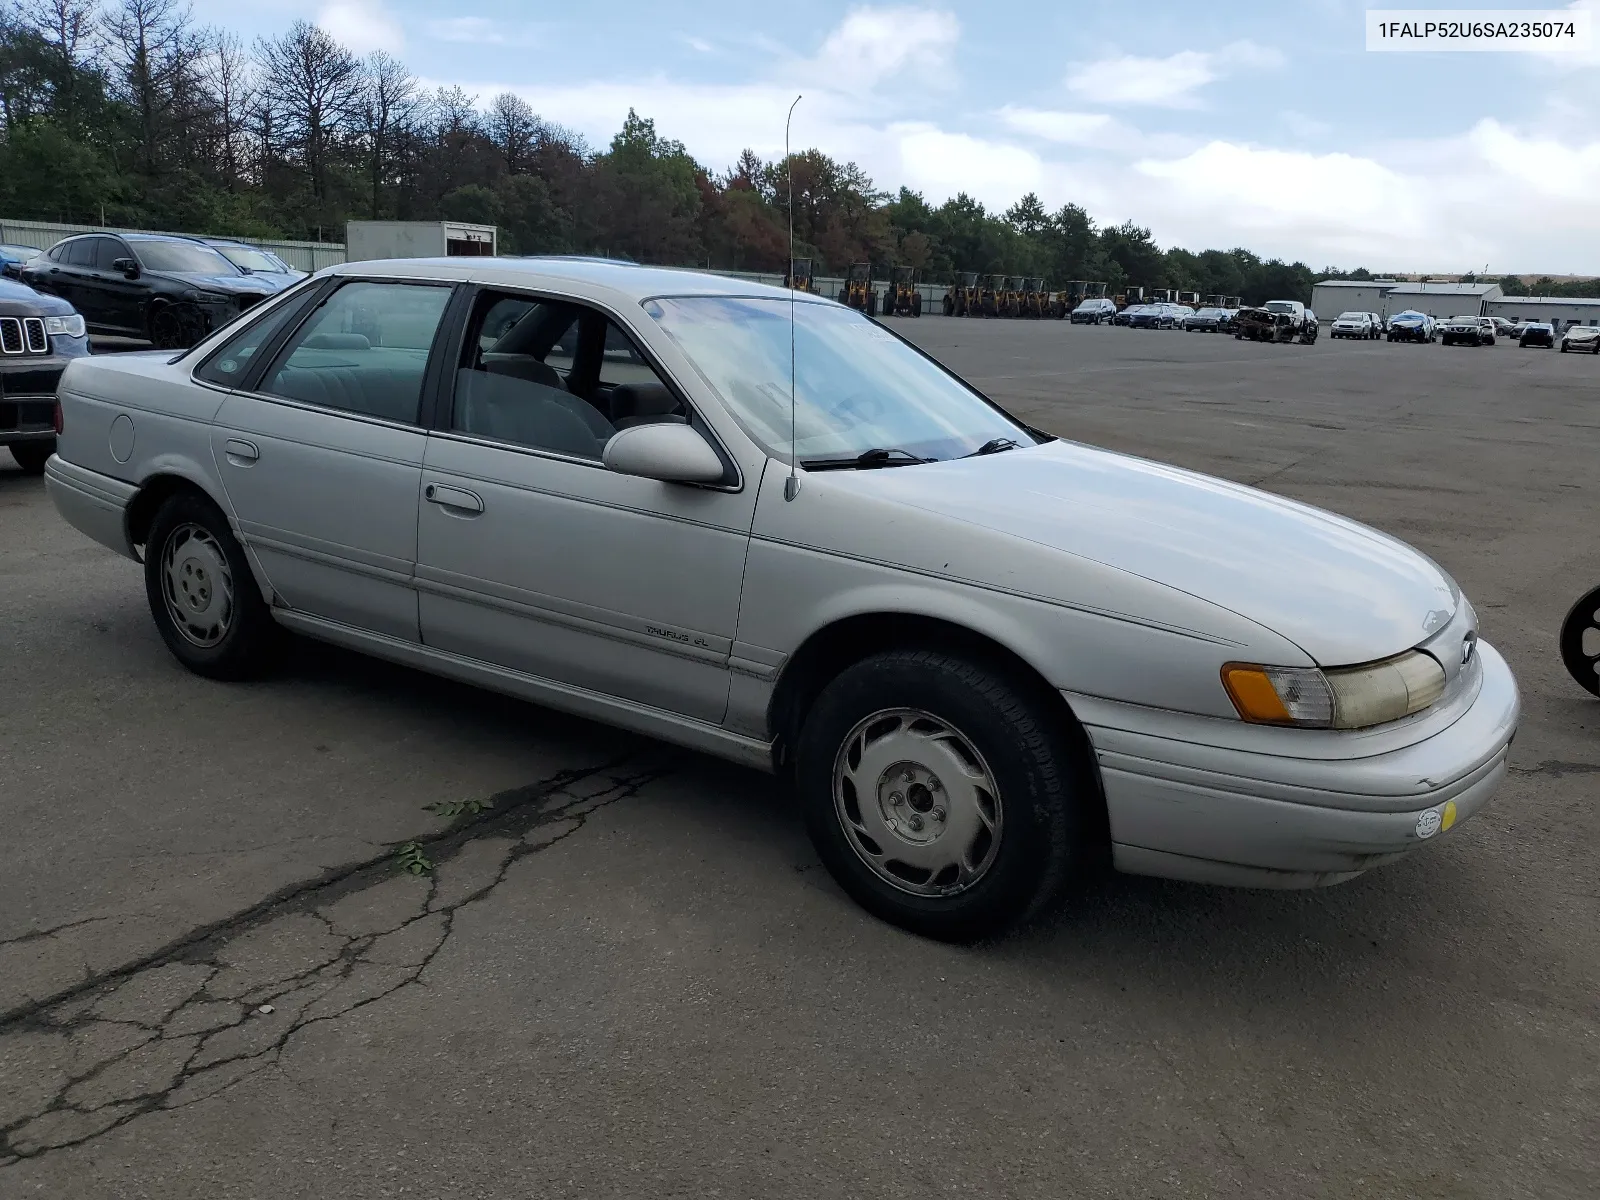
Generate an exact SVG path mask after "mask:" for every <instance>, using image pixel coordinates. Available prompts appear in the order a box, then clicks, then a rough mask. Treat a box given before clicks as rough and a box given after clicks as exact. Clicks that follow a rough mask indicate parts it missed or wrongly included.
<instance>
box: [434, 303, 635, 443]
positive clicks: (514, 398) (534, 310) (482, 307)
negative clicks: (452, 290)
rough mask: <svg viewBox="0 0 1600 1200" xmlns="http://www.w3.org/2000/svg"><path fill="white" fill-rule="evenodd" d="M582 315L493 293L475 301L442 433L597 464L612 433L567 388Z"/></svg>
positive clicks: (607, 422)
mask: <svg viewBox="0 0 1600 1200" xmlns="http://www.w3.org/2000/svg"><path fill="white" fill-rule="evenodd" d="M583 315H584V310H583V309H581V308H580V307H579V306H578V305H575V304H566V303H562V302H560V301H549V300H531V299H529V298H527V297H520V296H506V295H496V294H493V293H490V294H488V295H485V296H484V297H482V298H480V300H479V302H478V305H477V311H476V312H475V313H474V316H473V326H472V328H471V329H470V330H469V334H468V337H467V342H466V348H467V352H466V354H465V355H464V357H463V361H462V362H461V364H460V366H459V368H458V369H457V371H456V377H455V402H454V404H453V406H452V407H451V411H450V428H451V429H453V430H455V431H456V432H458V433H466V434H472V435H474V436H476V437H483V438H490V439H493V440H494V441H497V442H509V443H511V444H513V445H517V446H527V447H529V448H530V449H535V450H549V451H552V452H554V453H557V454H567V455H572V456H574V457H577V458H588V459H598V458H599V457H600V454H601V452H602V451H603V450H604V449H605V444H606V441H607V440H608V439H609V438H610V437H611V435H612V434H613V433H614V432H616V430H615V428H614V427H613V425H612V424H611V422H610V420H608V419H607V417H606V415H605V414H604V413H602V412H601V411H600V410H599V409H597V408H596V407H595V406H594V405H593V404H591V403H589V401H588V400H586V399H584V398H583V397H581V396H578V395H574V394H573V393H572V391H570V390H569V387H568V377H569V376H571V375H572V374H573V366H574V363H575V362H576V360H577V354H578V347H579V345H580V340H581V339H580V330H581V326H582V322H583Z"/></svg>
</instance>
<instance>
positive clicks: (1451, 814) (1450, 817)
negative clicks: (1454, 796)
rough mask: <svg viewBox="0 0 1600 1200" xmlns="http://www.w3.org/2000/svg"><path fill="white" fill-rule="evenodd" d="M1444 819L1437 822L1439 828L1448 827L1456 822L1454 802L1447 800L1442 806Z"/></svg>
mask: <svg viewBox="0 0 1600 1200" xmlns="http://www.w3.org/2000/svg"><path fill="white" fill-rule="evenodd" d="M1443 817H1444V819H1443V820H1441V821H1440V822H1439V828H1440V829H1449V828H1450V826H1452V825H1454V824H1455V823H1456V802H1455V801H1454V800H1451V801H1448V802H1447V803H1446V804H1445V806H1444V814H1443Z"/></svg>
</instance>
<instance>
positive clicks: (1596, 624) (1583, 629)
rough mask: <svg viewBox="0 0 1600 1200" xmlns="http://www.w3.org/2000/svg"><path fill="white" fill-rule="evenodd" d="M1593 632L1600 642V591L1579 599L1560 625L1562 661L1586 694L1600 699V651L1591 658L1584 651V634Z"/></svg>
mask: <svg viewBox="0 0 1600 1200" xmlns="http://www.w3.org/2000/svg"><path fill="white" fill-rule="evenodd" d="M1591 630H1593V631H1594V634H1595V638H1596V639H1597V640H1600V587H1597V588H1595V589H1594V590H1593V591H1591V592H1589V593H1587V594H1586V595H1584V596H1582V597H1580V598H1579V600H1578V602H1577V603H1576V604H1574V605H1573V606H1572V609H1571V611H1570V612H1568V613H1567V619H1566V620H1565V621H1563V622H1562V623H1561V661H1562V663H1564V664H1565V665H1566V668H1567V674H1569V675H1571V676H1572V678H1573V679H1575V680H1576V681H1577V683H1578V686H1579V687H1581V688H1582V689H1583V690H1584V691H1586V692H1589V693H1591V694H1592V695H1595V696H1600V649H1597V650H1596V652H1595V653H1593V654H1589V653H1586V652H1585V651H1584V648H1583V636H1584V634H1586V633H1588V632H1590V631H1591Z"/></svg>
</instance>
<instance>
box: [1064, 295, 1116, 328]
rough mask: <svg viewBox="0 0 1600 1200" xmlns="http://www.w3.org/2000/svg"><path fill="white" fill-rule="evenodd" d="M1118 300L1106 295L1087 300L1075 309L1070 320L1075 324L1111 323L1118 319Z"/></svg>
mask: <svg viewBox="0 0 1600 1200" xmlns="http://www.w3.org/2000/svg"><path fill="white" fill-rule="evenodd" d="M1116 316H1117V302H1116V301H1115V300H1112V299H1110V298H1109V297H1106V296H1101V297H1096V298H1094V299H1089V300H1085V301H1084V302H1083V303H1082V304H1080V305H1078V307H1077V308H1075V309H1073V310H1072V312H1071V314H1070V315H1069V316H1068V318H1067V319H1068V320H1069V321H1071V322H1072V323H1073V324H1074V325H1109V324H1111V322H1112V321H1114V320H1116Z"/></svg>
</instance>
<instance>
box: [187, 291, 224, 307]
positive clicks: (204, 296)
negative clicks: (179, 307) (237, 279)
mask: <svg viewBox="0 0 1600 1200" xmlns="http://www.w3.org/2000/svg"><path fill="white" fill-rule="evenodd" d="M181 299H184V300H187V301H188V302H189V303H190V304H226V303H227V302H228V298H227V297H226V296H224V295H222V294H221V293H220V292H185V293H184V294H183V296H182V297H181Z"/></svg>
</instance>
